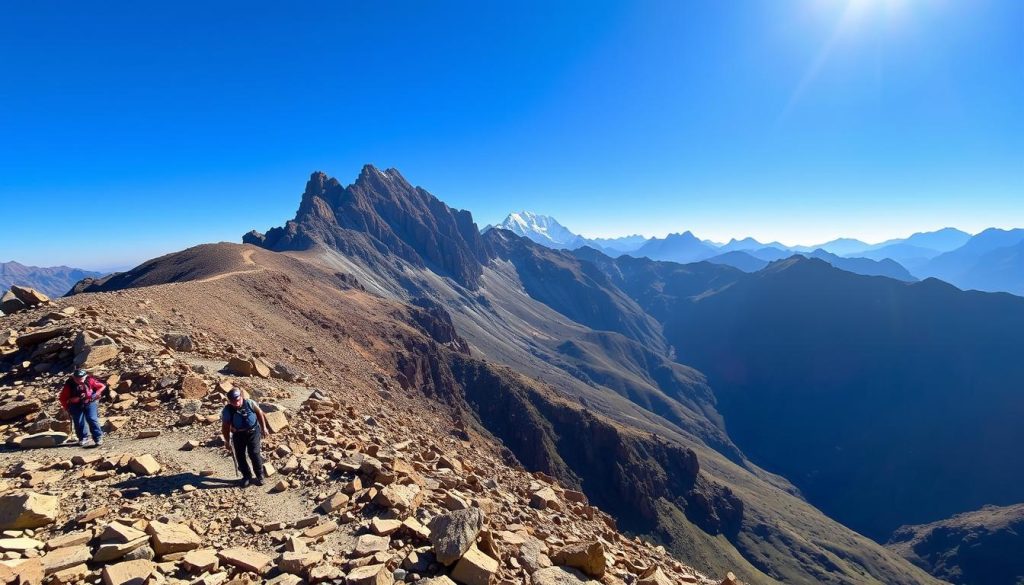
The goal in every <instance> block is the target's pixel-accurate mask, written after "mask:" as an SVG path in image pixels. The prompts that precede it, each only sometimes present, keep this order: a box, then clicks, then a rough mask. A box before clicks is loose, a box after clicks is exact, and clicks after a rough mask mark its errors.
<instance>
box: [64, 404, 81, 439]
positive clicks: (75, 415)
mask: <svg viewBox="0 0 1024 585" xmlns="http://www.w3.org/2000/svg"><path fill="white" fill-rule="evenodd" d="M68 415H70V416H71V426H73V427H74V428H75V436H76V437H78V440H79V441H81V440H82V439H84V438H85V411H84V409H83V408H82V407H81V406H79V405H77V404H69V405H68Z"/></svg>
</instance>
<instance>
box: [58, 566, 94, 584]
mask: <svg viewBox="0 0 1024 585" xmlns="http://www.w3.org/2000/svg"><path fill="white" fill-rule="evenodd" d="M88 575H89V565H86V564H85V563H82V564H80V565H75V566H73V567H68V568H67V569H63V570H60V571H57V572H56V573H54V574H52V575H50V581H49V582H50V584H51V585H70V584H71V583H81V582H83V581H85V578H86V577H87V576H88Z"/></svg>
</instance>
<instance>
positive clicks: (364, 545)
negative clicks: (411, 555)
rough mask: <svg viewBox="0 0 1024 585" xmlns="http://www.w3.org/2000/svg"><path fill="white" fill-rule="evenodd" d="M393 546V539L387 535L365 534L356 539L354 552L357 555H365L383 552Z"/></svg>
mask: <svg viewBox="0 0 1024 585" xmlns="http://www.w3.org/2000/svg"><path fill="white" fill-rule="evenodd" d="M389 548H391V539H390V538H388V537H386V536H374V535H372V534H363V535H361V536H360V537H359V538H357V539H356V547H355V549H354V550H353V553H354V554H355V556H357V557H365V556H369V555H372V554H373V553H377V552H383V551H386V550H388V549H389Z"/></svg>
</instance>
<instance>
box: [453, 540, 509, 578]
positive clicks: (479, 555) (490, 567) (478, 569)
mask: <svg viewBox="0 0 1024 585" xmlns="http://www.w3.org/2000/svg"><path fill="white" fill-rule="evenodd" d="M497 572H498V561H496V560H495V559H492V558H491V557H489V556H487V555H485V554H484V553H483V552H482V551H481V550H480V549H478V548H477V547H476V546H475V545H474V546H471V547H469V550H467V551H466V554H464V555H462V558H461V559H459V562H458V563H456V564H455V569H453V570H452V579H453V580H454V581H455V582H456V583H462V584H463V585H488V584H489V583H490V581H491V578H492V577H494V575H495V573H497Z"/></svg>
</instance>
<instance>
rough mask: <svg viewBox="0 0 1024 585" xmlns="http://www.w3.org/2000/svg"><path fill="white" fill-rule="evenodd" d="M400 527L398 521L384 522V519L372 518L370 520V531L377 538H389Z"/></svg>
mask: <svg viewBox="0 0 1024 585" xmlns="http://www.w3.org/2000/svg"><path fill="white" fill-rule="evenodd" d="M401 527H402V522H401V521H400V520H385V519H384V518H376V517H375V518H374V519H373V520H370V530H371V531H373V533H374V534H376V535H377V536H390V535H392V534H394V533H395V532H398V529H399V528H401Z"/></svg>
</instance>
